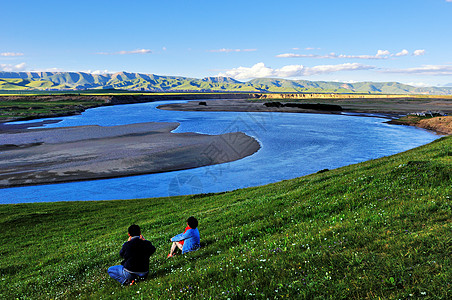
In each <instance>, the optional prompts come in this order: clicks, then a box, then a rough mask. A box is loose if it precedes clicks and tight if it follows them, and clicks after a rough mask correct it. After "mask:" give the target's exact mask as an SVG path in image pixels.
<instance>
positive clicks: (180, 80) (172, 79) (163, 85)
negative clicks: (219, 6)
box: [0, 72, 452, 95]
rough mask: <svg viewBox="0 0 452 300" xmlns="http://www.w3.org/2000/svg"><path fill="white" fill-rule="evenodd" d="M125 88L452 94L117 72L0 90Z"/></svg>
mask: <svg viewBox="0 0 452 300" xmlns="http://www.w3.org/2000/svg"><path fill="white" fill-rule="evenodd" d="M84 89H124V90H133V91H149V92H170V91H172V92H176V91H196V92H272V93H273V92H276V93H286V92H289V93H294V92H304V93H375V94H425V95H452V87H422V88H420V87H414V86H409V85H405V84H401V83H397V82H357V83H343V82H327V81H308V80H287V79H274V78H259V79H253V80H250V81H248V82H240V81H238V80H235V79H233V78H227V77H207V78H203V79H196V78H186V77H176V76H159V75H153V74H140V73H128V72H118V73H115V74H103V75H98V74H89V73H83V72H0V91H31V90H84Z"/></svg>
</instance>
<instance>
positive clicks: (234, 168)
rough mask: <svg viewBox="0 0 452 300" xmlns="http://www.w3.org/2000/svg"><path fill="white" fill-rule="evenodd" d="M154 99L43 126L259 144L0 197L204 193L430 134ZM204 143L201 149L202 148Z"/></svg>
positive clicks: (324, 165)
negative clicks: (228, 136)
mask: <svg viewBox="0 0 452 300" xmlns="http://www.w3.org/2000/svg"><path fill="white" fill-rule="evenodd" d="M163 103H170V101H166V102H163V101H162V102H152V103H143V104H129V105H117V106H110V107H99V108H95V109H90V110H88V111H86V112H84V113H83V114H82V115H80V116H70V117H65V118H62V120H63V121H62V122H60V123H56V124H49V125H47V127H62V126H78V125H92V124H98V125H104V126H113V125H122V124H130V123H141V122H179V123H180V124H181V125H180V126H179V127H178V128H177V129H176V130H174V131H175V132H199V133H205V134H221V133H226V132H234V131H242V132H245V133H246V134H248V135H250V136H253V137H255V138H256V139H257V140H259V142H260V144H261V147H262V148H261V149H260V150H259V151H258V152H257V153H255V154H253V155H252V156H249V157H246V158H244V159H241V160H238V161H235V162H231V163H226V164H221V165H215V166H207V167H201V168H197V169H190V170H184V171H175V172H167V173H160V174H150V175H140V176H132V177H124V178H115V179H106V180H95V181H85V182H73V183H63V184H54V185H41V186H30V187H20V188H9V189H0V203H21V202H51V201H70V200H109V199H132V198H145V197H167V196H173V195H183V194H194V193H208V192H220V191H228V190H234V189H238V188H244V187H249V186H257V185H263V184H267V183H272V182H277V181H281V180H284V179H290V178H295V177H299V176H303V175H306V174H310V173H314V172H317V171H319V170H322V169H334V168H338V167H341V166H345V165H349V164H353V163H358V162H362V161H366V160H369V159H374V158H378V157H382V156H387V155H392V154H395V153H399V152H402V151H405V150H408V149H411V148H414V147H417V146H420V145H423V144H426V143H429V142H431V141H433V140H435V139H436V138H438V136H437V135H434V134H432V133H430V132H427V131H425V130H421V129H417V128H414V127H406V126H398V125H389V124H385V123H383V122H384V121H385V120H384V119H380V118H369V117H354V116H345V115H321V114H296V113H267V112H263V113H257V112H255V113H249V112H243V113H236V112H177V111H164V110H158V109H156V106H158V105H160V104H163ZM206 151H207V149H206Z"/></svg>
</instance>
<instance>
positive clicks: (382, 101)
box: [157, 98, 452, 134]
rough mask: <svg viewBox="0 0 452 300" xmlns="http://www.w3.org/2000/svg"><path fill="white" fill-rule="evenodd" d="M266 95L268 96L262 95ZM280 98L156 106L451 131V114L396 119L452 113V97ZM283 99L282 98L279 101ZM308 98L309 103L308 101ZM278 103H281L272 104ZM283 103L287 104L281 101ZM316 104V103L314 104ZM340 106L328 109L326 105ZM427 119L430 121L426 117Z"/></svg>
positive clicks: (167, 108)
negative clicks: (354, 119) (383, 121)
mask: <svg viewBox="0 0 452 300" xmlns="http://www.w3.org/2000/svg"><path fill="white" fill-rule="evenodd" d="M264 99H267V98H264ZM288 99H289V100H286V99H279V98H277V100H278V101H276V100H274V101H262V100H209V101H189V102H187V103H172V104H165V105H160V106H158V107H157V108H159V109H163V110H178V111H234V112H289V113H316V114H342V113H353V114H354V115H365V116H378V117H384V118H389V119H392V120H391V121H390V122H389V123H391V124H397V125H411V126H416V127H419V128H424V129H428V130H432V131H435V132H437V133H440V134H452V117H442V118H441V117H439V119H438V118H432V119H426V120H423V119H422V118H419V119H417V122H403V121H400V122H398V121H397V119H400V118H402V117H403V116H405V115H406V114H409V113H413V112H422V111H441V112H443V113H447V114H452V100H451V99H443V100H442V101H440V100H438V99H433V100H432V99H418V100H415V99H414V98H409V99H406V98H403V99H402V98H388V99H386V98H370V99H361V100H360V101H358V100H357V99H352V100H350V99H348V98H347V99H333V98H331V99H327V100H325V99H315V100H314V101H311V102H315V103H316V104H317V105H318V109H304V108H300V107H296V106H292V107H290V106H287V102H290V103H294V104H298V103H300V104H301V103H305V102H293V99H292V98H288ZM281 100H283V101H281ZM311 102H310V103H311ZM278 103H281V104H283V105H272V104H278ZM284 104H286V105H284ZM314 105H315V104H314ZM333 105H335V106H339V107H340V108H341V110H339V109H334V110H329V109H328V106H333ZM427 120H430V121H427Z"/></svg>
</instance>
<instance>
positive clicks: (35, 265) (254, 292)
mask: <svg viewBox="0 0 452 300" xmlns="http://www.w3.org/2000/svg"><path fill="white" fill-rule="evenodd" d="M451 153H452V137H444V138H441V139H439V140H437V141H435V142H433V143H430V144H428V145H425V146H422V147H419V148H416V149H413V150H410V151H406V152H403V153H400V154H397V155H393V156H387V157H383V158H380V159H375V160H370V161H366V162H363V163H360V164H355V165H350V166H346V167H342V168H338V169H334V170H330V171H326V172H322V173H317V174H312V175H308V176H304V177H300V178H295V179H291V180H285V181H282V182H278V183H274V184H269V185H266V186H260V187H253V188H248V189H240V190H235V191H231V192H226V193H219V194H200V195H192V196H180V197H164V198H154V199H136V200H117V201H78V202H54V203H30V204H15V205H0V235H1V236H2V238H3V239H4V240H5V241H7V242H4V243H2V244H1V245H0V252H1V254H2V255H0V266H1V269H0V271H1V278H2V282H3V283H4V284H1V285H0V297H1V298H5V299H15V298H26V299H41V298H52V299H56V298H64V299H72V298H80V299H90V298H95V299H100V298H102V299H113V298H114V299H132V298H140V297H141V298H145V299H148V298H149V299H179V298H182V299H209V298H219V299H223V298H231V299H246V298H253V299H254V298H256V299H261V298H265V299H266V298H270V299H279V298H285V299H297V298H300V299H368V298H372V299H378V298H381V299H411V298H412V299H417V298H420V299H423V298H425V299H450V298H451V296H452V295H451V279H452V270H451V265H452V261H451V255H450V252H451V248H450V229H451V227H450V224H451V220H452V210H451V199H450V197H451V192H452V190H451V187H452V181H451V180H452V174H451V170H452V166H451V160H450V157H451V156H450V155H451ZM193 214H194V215H195V216H196V217H197V218H198V220H199V230H200V232H201V249H200V250H198V251H195V252H192V253H189V254H187V255H179V256H175V257H173V258H171V259H167V258H166V256H167V254H168V251H169V248H170V243H169V242H168V239H169V238H170V237H172V236H174V234H177V233H179V232H182V231H183V228H184V227H185V225H184V220H186V218H187V217H188V216H190V215H193ZM132 223H135V224H138V225H140V227H141V228H142V230H143V235H144V236H145V237H146V238H147V239H148V240H150V241H151V242H152V243H153V244H154V245H155V246H156V248H157V251H156V253H155V254H154V255H153V256H151V258H150V274H149V277H148V279H147V280H145V281H140V282H138V283H137V284H136V285H133V286H130V287H121V286H120V285H119V284H118V283H117V282H116V281H114V280H113V279H111V278H109V276H108V274H107V269H108V267H110V266H112V265H117V264H119V263H120V261H121V259H120V257H119V254H118V253H119V250H120V249H121V245H122V244H123V243H124V241H126V240H127V228H128V226H130V224H132ZM49 283H51V284H49Z"/></svg>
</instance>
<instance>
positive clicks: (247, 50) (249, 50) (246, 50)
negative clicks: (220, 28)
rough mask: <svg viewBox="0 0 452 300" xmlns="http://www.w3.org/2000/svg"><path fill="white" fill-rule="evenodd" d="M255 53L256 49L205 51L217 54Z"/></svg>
mask: <svg viewBox="0 0 452 300" xmlns="http://www.w3.org/2000/svg"><path fill="white" fill-rule="evenodd" d="M253 51H257V49H226V48H222V49H215V50H207V52H217V53H222V52H223V53H229V52H253Z"/></svg>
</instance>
